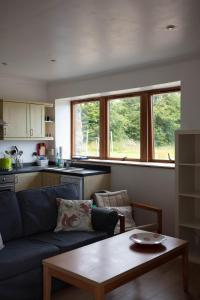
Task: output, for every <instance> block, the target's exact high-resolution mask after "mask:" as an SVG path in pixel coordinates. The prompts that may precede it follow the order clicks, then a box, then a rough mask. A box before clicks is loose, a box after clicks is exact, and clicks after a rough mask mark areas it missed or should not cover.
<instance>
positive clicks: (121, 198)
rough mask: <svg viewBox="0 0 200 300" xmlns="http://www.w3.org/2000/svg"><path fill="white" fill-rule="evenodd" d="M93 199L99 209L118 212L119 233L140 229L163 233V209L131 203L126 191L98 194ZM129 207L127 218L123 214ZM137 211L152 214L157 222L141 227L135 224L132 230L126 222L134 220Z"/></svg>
mask: <svg viewBox="0 0 200 300" xmlns="http://www.w3.org/2000/svg"><path fill="white" fill-rule="evenodd" d="M92 198H93V200H94V202H95V204H96V205H97V206H99V207H105V208H109V209H115V210H117V212H118V216H119V225H118V233H123V232H125V231H126V230H130V229H133V228H140V229H144V230H147V231H155V232H157V233H162V209H161V208H158V207H155V206H151V205H148V204H144V203H138V202H131V201H130V200H129V197H128V194H127V191H126V190H122V191H115V192H109V191H101V192H96V193H94V194H93V196H92ZM127 207H129V214H128V215H127V216H125V214H123V212H124V211H125V210H126V208H127ZM122 208H123V209H122ZM136 209H142V210H145V211H148V212H152V213H153V214H154V215H155V217H156V221H155V222H154V223H151V224H145V225H140V226H137V225H135V224H134V225H131V228H127V226H126V220H127V221H128V220H130V219H131V220H133V219H134V211H135V210H136ZM121 211H123V212H121ZM133 223H134V221H133ZM132 226H134V227H132Z"/></svg>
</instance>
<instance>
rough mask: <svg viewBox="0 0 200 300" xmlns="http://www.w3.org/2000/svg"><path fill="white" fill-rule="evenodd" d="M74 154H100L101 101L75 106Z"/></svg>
mask: <svg viewBox="0 0 200 300" xmlns="http://www.w3.org/2000/svg"><path fill="white" fill-rule="evenodd" d="M73 117H74V155H78V156H79V155H86V156H99V120H100V106H99V101H92V102H85V103H79V104H75V105H74V106H73Z"/></svg>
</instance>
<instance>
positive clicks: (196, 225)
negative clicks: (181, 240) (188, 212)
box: [179, 220, 200, 230]
mask: <svg viewBox="0 0 200 300" xmlns="http://www.w3.org/2000/svg"><path fill="white" fill-rule="evenodd" d="M179 226H181V227H187V228H192V229H198V230H200V220H193V221H185V222H181V223H180V224H179Z"/></svg>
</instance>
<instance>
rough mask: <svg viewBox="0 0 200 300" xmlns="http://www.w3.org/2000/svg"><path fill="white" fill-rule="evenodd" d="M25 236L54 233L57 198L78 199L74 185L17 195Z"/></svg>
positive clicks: (22, 192) (34, 190) (35, 190)
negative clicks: (47, 232)
mask: <svg viewBox="0 0 200 300" xmlns="http://www.w3.org/2000/svg"><path fill="white" fill-rule="evenodd" d="M17 197H18V200H19V204H20V208H21V214H22V220H23V231H24V235H25V236H27V235H32V234H35V233H38V232H46V231H52V230H53V229H54V228H55V227H56V223H57V211H58V207H57V202H56V198H65V199H78V195H77V193H76V189H75V187H74V186H73V184H66V185H58V186H52V187H44V188H40V189H32V190H24V191H20V192H18V193H17Z"/></svg>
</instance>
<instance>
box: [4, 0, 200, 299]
mask: <svg viewBox="0 0 200 300" xmlns="http://www.w3.org/2000/svg"><path fill="white" fill-rule="evenodd" d="M48 2H49V1H48ZM48 2H45V4H44V7H42V8H41V10H39V6H40V3H39V2H35V1H34V2H33V1H28V2H26V3H24V2H23V1H22V2H21V1H20V3H15V4H5V3H4V4H3V5H5V8H4V6H3V8H4V9H2V12H5V14H4V16H2V24H4V26H3V28H2V38H1V39H2V42H1V44H2V45H5V47H3V46H2V50H1V51H2V55H1V61H2V63H6V64H7V65H5V64H2V65H1V66H0V79H1V80H0V91H1V94H0V95H1V97H2V98H3V99H9V100H18V101H20V100H26V101H36V102H37V101H38V102H52V103H53V102H54V101H55V100H56V101H57V100H59V99H67V98H68V99H69V98H75V97H77V98H78V97H80V96H86V95H91V94H105V93H110V92H116V91H123V90H125V91H127V90H134V89H138V88H140V89H142V88H148V87H150V88H152V87H155V86H159V85H163V84H166V83H174V82H180V85H181V129H183V130H198V129H199V114H200V105H199V99H198V96H199V84H200V79H199V78H200V77H199V69H200V56H199V49H200V45H199V38H198V36H199V35H198V28H199V26H198V25H199V20H198V9H199V3H198V1H191V2H190V3H188V1H176V3H172V2H171V1H166V3H165V4H162V5H161V4H160V3H159V1H156V3H155V2H154V1H153V3H151V4H149V2H150V1H148V4H147V2H146V1H142V2H141V1H131V2H130V1H125V3H124V1H123V4H122V3H117V4H116V3H115V2H114V1H111V2H110V3H109V4H108V3H107V2H102V3H103V4H104V5H105V6H104V5H103V4H102V6H101V5H100V4H98V5H99V6H98V5H97V3H96V1H94V2H95V4H96V6H95V5H94V3H93V2H92V1H86V2H87V3H86V4H85V5H86V8H87V9H88V7H89V6H91V7H92V8H93V17H91V16H92V12H91V11H90V10H89V11H90V14H91V15H90V18H91V19H90V18H86V20H85V19H84V20H85V21H84V20H83V19H82V18H83V17H84V16H85V10H84V5H83V4H80V2H78V1H75V2H76V3H75V4H74V5H75V8H74V10H75V12H76V13H79V14H80V20H78V19H77V15H76V14H75V17H74V20H76V21H77V23H78V24H79V26H80V25H81V24H82V23H81V22H86V23H84V25H87V26H88V27H87V26H86V27H85V28H86V29H87V28H88V29H87V30H89V31H90V28H93V29H94V26H93V24H94V23H93V22H94V19H95V18H97V19H98V22H97V23H96V26H97V27H98V25H99V23H100V21H101V23H104V27H103V30H104V33H102V32H101V30H100V29H99V31H100V32H96V33H95V34H96V36H97V37H98V38H99V39H101V40H100V41H101V42H100V41H97V40H96V39H97V38H96V39H95V38H94V36H93V39H94V41H95V42H96V44H95V45H94V46H92V45H91V46H88V44H89V38H88V40H87V39H86V40H85V42H84V41H82V43H83V45H82V46H81V43H80V44H78V46H77V49H79V51H78V50H77V52H76V51H74V59H73V60H71V62H70V61H69V58H68V56H67V55H68V54H67V53H68V52H67V51H66V53H65V52H64V50H63V49H61V50H62V51H63V52H62V51H59V49H58V50H56V49H57V46H58V45H57V43H58V41H60V39H59V34H60V36H61V37H62V34H63V36H65V34H64V33H63V31H62V30H64V31H65V27H63V28H64V29H62V26H61V25H60V24H59V25H58V29H59V30H61V32H60V33H57V32H56V26H55V25H56V24H55V23H54V22H56V21H57V22H58V20H59V19H60V20H61V19H62V20H63V19H64V16H65V14H64V9H63V10H62V5H64V4H63V2H62V1H56V2H49V4H48ZM61 2H62V3H61ZM67 3H68V4H69V5H72V3H70V1H67ZM12 5H13V7H12ZM56 5H57V6H58V9H57V10H56ZM65 5H66V6H67V4H65ZM93 5H94V6H93ZM107 5H109V7H107ZM15 6H16V7H15ZM45 6H46V7H45ZM130 6H131V7H132V11H131V9H130V8H131V7H130ZM145 6H146V7H145ZM122 7H123V8H122ZM150 7H154V9H153V11H152V12H151V9H149V8H150ZM54 8H55V15H54V14H53V11H54ZM76 8H77V10H76ZM86 8H85V9H86ZM106 8H107V9H106ZM137 8H138V9H139V11H140V13H141V15H140V17H139V18H142V20H140V21H138V24H141V23H142V22H144V20H146V21H145V24H144V25H143V24H141V25H137V26H141V30H140V31H139V33H138V35H141V34H142V32H143V34H144V35H145V36H144V37H143V38H142V39H143V42H141V44H142V45H141V46H140V47H141V48H139V50H141V57H139V56H136V57H134V51H133V48H134V47H133V45H130V44H129V39H130V32H129V36H128V34H127V36H126V39H127V40H125V41H124V44H126V43H127V45H129V49H128V50H129V52H128V54H127V55H126V53H125V54H124V52H123V51H122V50H123V43H122V45H119V44H118V45H117V47H119V46H120V49H119V50H118V51H119V52H117V53H118V55H119V57H120V55H121V57H123V59H124V65H123V62H122V64H121V65H120V64H117V60H118V59H119V58H118V56H117V55H116V56H115V57H114V58H115V59H113V60H112V63H113V65H112V66H111V68H110V69H108V68H107V67H106V66H104V67H106V68H105V69H101V68H100V67H101V66H103V61H104V59H105V53H104V52H103V50H102V48H101V50H98V51H97V53H98V55H100V54H101V60H98V59H97V58H95V54H97V53H96V51H95V47H102V46H100V45H104V42H106V41H105V40H106V39H108V38H109V36H110V37H111V42H110V41H109V42H108V41H107V43H108V44H109V46H110V45H111V44H112V43H114V44H116V43H117V42H118V43H119V41H120V39H119V38H120V32H121V35H123V36H124V35H125V31H126V30H127V27H130V28H132V30H133V31H134V26H133V25H130V19H131V17H130V15H131V14H133V17H132V18H133V20H134V17H137ZM43 9H44V12H46V10H47V12H48V9H49V14H50V16H49V15H48V13H47V15H48V17H49V18H50V17H52V18H53V21H52V25H51V27H50V28H51V30H52V35H53V34H55V35H57V34H58V37H57V38H56V40H55V43H54V44H53V46H51V43H53V41H52V40H51V39H50V40H49V39H48V35H46V38H44V35H43V34H42V33H43V30H44V31H45V30H47V29H48V22H50V21H49V19H48V22H47V23H45V16H47V15H46V13H44V15H43V14H42V12H43ZM65 9H66V7H65ZM148 9H149V11H148ZM98 10H99V11H100V14H99V16H98ZM107 10H108V11H109V14H110V15H109V14H108V15H107V16H106V15H104V13H105V11H107ZM61 11H63V14H62V18H59V13H61ZM69 11H70V9H69ZM72 11H73V10H72ZM130 11H131V12H130ZM150 12H151V13H152V14H150ZM51 14H52V15H51ZM88 14H89V13H88ZM126 14H127V16H128V17H127V19H128V20H129V23H128V25H124V24H126V20H127V19H126V17H125V16H126ZM144 14H145V16H146V17H144ZM154 14H155V15H154ZM86 15H87V14H86ZM110 16H112V17H113V22H114V24H115V25H116V29H115V30H116V31H117V32H116V33H115V34H116V35H118V36H119V38H118V40H117V38H116V40H115V39H114V41H113V40H112V32H111V33H110V35H109V34H108V33H107V35H106V34H105V30H106V31H108V30H109V29H108V28H106V29H105V27H106V21H107V22H108V19H111V18H110ZM122 16H123V17H122ZM152 16H153V17H155V19H156V17H158V21H157V23H156V24H152V23H151V20H152ZM42 18H43V19H42ZM50 19H51V18H50ZM81 20H82V21H81ZM87 20H90V21H91V23H89V21H88V24H87ZM133 20H132V21H133ZM147 20H148V22H147ZM11 21H12V22H11ZM63 22H64V21H63ZM68 22H69V23H70V24H71V25H70V26H71V27H70V30H72V31H73V26H74V27H75V29H74V30H75V31H76V34H78V33H77V31H78V29H80V28H79V27H78V26H77V24H76V22H75V21H73V20H71V18H69V20H68ZM79 22H80V23H79ZM115 22H116V23H115ZM117 22H119V25H118V26H119V27H117ZM135 22H136V21H135ZM136 23H137V22H136ZM26 24H29V25H30V26H26ZM111 24H112V22H111ZM133 24H134V22H133ZM170 24H175V25H176V26H177V27H176V28H175V30H171V31H167V30H166V29H165V27H166V26H167V25H170ZM39 26H41V27H39ZM123 26H124V27H123ZM151 26H154V29H155V30H157V31H158V38H157V39H156V41H155V40H154V43H155V45H156V47H153V48H151V47H150V46H152V43H150V46H149V44H148V43H149V36H152V35H153V29H151ZM52 27H55V29H54V31H53V29H52ZM108 27H109V26H108ZM117 29H119V32H118V30H117ZM123 29H124V30H123ZM29 30H30V31H29ZM51 30H50V31H51ZM87 30H86V31H87ZM96 30H98V28H96ZM146 30H148V32H147V33H145V31H146ZM47 31H48V30H47ZM46 33H47V32H46V31H45V34H46ZM83 33H84V32H81V34H83ZM93 34H94V33H93ZM155 34H156V33H155ZM49 35H50V33H49ZM102 35H103V37H102ZM86 36H87V35H86ZM8 37H9V38H8ZM27 37H29V39H27ZM7 38H8V40H9V43H10V44H9V43H7ZM124 38H125V37H124ZM137 38H138V40H136V41H135V43H136V42H138V43H139V42H140V37H137ZM159 38H160V43H161V45H160V46H159V45H158V49H157V43H158V42H159ZM79 40H80V41H81V39H79ZM94 41H93V42H94ZM116 41H117V42H116ZM144 41H145V42H146V41H147V45H146V44H145V43H144ZM164 42H165V43H164ZM162 43H163V44H162ZM68 44H70V41H68V40H67V39H66V43H65V44H64V48H66V49H67V47H66V45H68ZM71 44H72V45H76V43H75V41H74V40H73V43H71ZM40 45H41V48H42V51H44V52H42V54H41V56H38V55H39V53H40ZM187 45H189V46H188V47H187ZM45 47H46V48H45ZM71 47H72V46H71ZM73 47H75V46H73ZM87 47H89V50H88V51H89V52H88V53H89V54H87ZM92 47H94V48H92ZM107 47H108V46H107ZM117 47H116V48H117ZM36 48H37V49H38V50H36ZM83 48H84V49H83ZM113 48H114V49H112V52H111V54H112V53H115V51H117V50H116V49H115V47H113ZM80 49H81V50H82V51H83V53H82V52H81V50H80ZM91 49H93V50H91ZM106 49H107V48H106ZM150 49H151V50H150ZM22 50H23V51H22ZM107 50H108V49H107ZM37 51H38V52H37ZM92 51H93V52H92ZM124 51H125V50H124ZM173 51H174V52H173ZM72 52H73V51H72V50H71V49H70V50H69V53H70V55H72ZM153 52H155V53H154V54H155V56H154V60H151V59H150V53H151V54H152V53H153ZM36 53H37V55H36ZM44 53H46V57H45V58H44V56H45V55H44ZM60 53H61V54H60ZM63 53H65V54H63ZM90 54H91V55H90ZM92 54H93V56H92ZM111 54H110V56H111ZM161 54H162V55H161ZM59 55H60V56H59ZM65 55H66V56H65ZM76 55H77V56H76ZM113 55H114V54H113ZM156 55H157V56H158V59H157V60H156V59H155V57H156ZM23 56H24V58H23ZM78 56H80V57H81V58H82V60H83V61H81V60H78V59H77V57H78ZM38 57H39V58H38ZM126 57H128V59H129V61H128V59H127V58H126ZM19 58H21V60H20V59H19ZM139 58H140V59H139ZM142 58H143V60H142ZM148 58H149V60H148ZM37 59H38V61H37ZM43 59H45V63H44V64H42V60H43ZM70 59H71V56H70ZM84 59H85V61H84ZM92 59H93V60H94V63H93V61H92ZM109 59H110V58H109ZM109 59H108V60H109ZM126 59H127V60H126ZM39 60H40V61H39ZM50 60H56V61H54V62H52V61H50ZM97 62H98V64H97ZM106 63H108V61H106ZM72 64H73V65H75V67H74V68H73V66H72ZM95 64H96V69H95ZM62 65H63V67H62ZM68 65H69V66H68ZM90 65H92V67H91V68H90ZM115 66H116V67H115ZM79 67H80V71H79ZM92 68H93V69H92ZM84 70H85V73H84ZM59 72H60V73H59ZM65 72H66V73H65ZM56 75H57V78H56ZM45 76H46V78H45ZM13 144H14V145H17V146H18V148H19V149H23V152H24V154H23V161H24V163H26V162H27V163H29V162H31V161H32V159H33V158H32V153H33V152H34V151H35V149H36V144H37V142H36V141H19V140H18V141H14V142H13V141H1V146H0V148H1V152H2V151H4V150H5V149H8V148H9V147H11V146H12V145H13ZM121 189H127V190H128V193H129V196H130V198H131V199H133V200H134V199H135V200H136V201H137V202H145V203H148V204H150V205H155V206H158V207H161V208H162V210H163V233H164V234H167V235H170V236H174V235H175V222H176V217H175V209H174V207H175V203H176V193H175V190H176V186H175V168H174V166H169V165H166V166H164V167H163V166H159V165H157V166H156V165H154V166H151V164H149V165H147V164H146V165H145V164H142V163H141V164H134V163H132V164H131V163H128V162H127V161H125V162H120V164H118V163H117V162H116V163H114V164H113V163H112V164H111V190H113V191H115V190H121ZM163 299H164V298H163ZM13 300H14V299H13Z"/></svg>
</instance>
